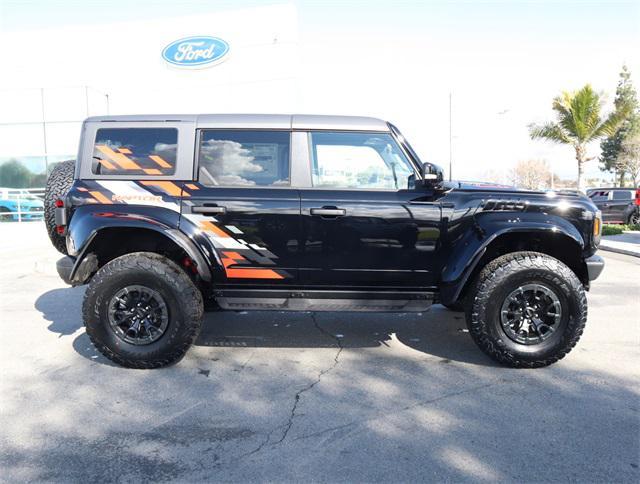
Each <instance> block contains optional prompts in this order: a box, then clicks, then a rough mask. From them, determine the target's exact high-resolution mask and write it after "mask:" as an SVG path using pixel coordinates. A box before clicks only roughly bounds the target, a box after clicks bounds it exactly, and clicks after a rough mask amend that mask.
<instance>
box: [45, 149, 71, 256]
mask: <svg viewBox="0 0 640 484" xmlns="http://www.w3.org/2000/svg"><path fill="white" fill-rule="evenodd" d="M75 165H76V162H75V160H67V161H62V162H60V163H58V164H57V165H56V166H55V167H54V168H53V170H51V173H50V174H49V178H47V186H46V188H45V190H44V223H45V225H46V227H47V233H48V234H49V239H51V243H52V244H53V246H54V247H55V248H56V250H57V251H58V252H61V253H62V254H64V255H67V245H66V243H65V238H64V236H62V235H60V234H59V233H58V232H56V220H55V208H56V207H55V203H56V200H58V199H59V198H64V196H65V195H66V194H67V192H68V191H69V189H70V188H71V185H73V172H74V170H75Z"/></svg>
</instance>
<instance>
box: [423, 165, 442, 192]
mask: <svg viewBox="0 0 640 484" xmlns="http://www.w3.org/2000/svg"><path fill="white" fill-rule="evenodd" d="M443 180H444V171H443V170H442V168H441V167H439V166H438V165H434V164H433V163H423V164H422V184H423V185H424V186H429V187H433V186H437V185H440V184H441V183H442V181H443Z"/></svg>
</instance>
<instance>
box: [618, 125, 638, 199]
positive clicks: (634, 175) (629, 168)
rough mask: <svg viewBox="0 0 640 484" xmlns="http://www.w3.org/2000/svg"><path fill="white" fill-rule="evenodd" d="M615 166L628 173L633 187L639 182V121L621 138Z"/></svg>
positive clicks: (636, 186)
mask: <svg viewBox="0 0 640 484" xmlns="http://www.w3.org/2000/svg"><path fill="white" fill-rule="evenodd" d="M615 166H616V167H617V169H618V170H619V172H622V173H628V174H629V176H630V177H631V181H632V182H633V186H634V188H638V184H639V183H640V123H636V124H634V125H632V126H631V129H630V130H629V132H628V133H627V135H626V136H625V138H624V139H623V140H622V143H621V145H620V151H619V153H618V158H617V160H616V163H615Z"/></svg>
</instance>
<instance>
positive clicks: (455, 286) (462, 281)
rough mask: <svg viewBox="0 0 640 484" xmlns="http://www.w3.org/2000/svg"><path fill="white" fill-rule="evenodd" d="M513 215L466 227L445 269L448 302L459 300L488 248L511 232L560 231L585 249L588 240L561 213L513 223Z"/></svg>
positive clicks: (443, 279)
mask: <svg viewBox="0 0 640 484" xmlns="http://www.w3.org/2000/svg"><path fill="white" fill-rule="evenodd" d="M511 219H512V217H511V218H503V217H499V218H497V217H487V218H485V219H484V220H483V218H482V217H480V220H478V221H477V223H476V225H475V226H472V227H470V228H469V229H467V231H466V233H465V234H464V236H463V237H461V238H460V239H459V240H458V242H457V243H456V246H455V248H454V249H453V250H452V252H451V253H450V255H449V257H448V261H447V264H446V265H445V266H444V268H443V269H442V274H441V291H440V299H441V300H442V302H443V303H445V304H451V303H453V302H455V301H457V300H458V297H459V296H460V293H461V292H462V290H463V289H464V287H465V285H466V284H467V282H468V280H469V277H470V276H471V274H473V272H474V270H475V269H476V267H477V265H478V263H479V262H480V260H481V259H482V257H483V256H484V254H485V252H486V250H487V248H488V247H489V245H491V243H492V242H494V241H495V240H497V239H498V238H499V237H501V236H504V235H506V234H512V233H523V234H527V233H529V234H531V233H538V234H557V235H558V236H561V237H568V238H569V239H571V240H573V241H574V242H575V243H576V245H577V246H578V247H579V248H580V249H581V250H583V249H584V248H585V242H584V239H583V237H582V235H581V234H580V232H579V231H578V229H577V228H576V227H575V226H574V225H573V224H572V223H571V222H569V221H568V220H566V219H563V218H561V217H555V216H554V217H548V216H547V217H545V218H544V219H541V220H533V221H527V222H526V223H522V222H517V223H513V221H512V220H511Z"/></svg>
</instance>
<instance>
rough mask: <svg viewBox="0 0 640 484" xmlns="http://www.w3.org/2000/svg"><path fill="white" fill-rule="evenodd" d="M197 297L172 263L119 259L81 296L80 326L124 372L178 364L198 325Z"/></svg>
mask: <svg viewBox="0 0 640 484" xmlns="http://www.w3.org/2000/svg"><path fill="white" fill-rule="evenodd" d="M202 313H203V303H202V294H201V293H200V290H199V289H198V288H197V287H196V286H195V284H194V283H193V281H192V280H191V279H190V278H189V276H188V275H187V274H186V273H185V272H184V271H183V270H182V269H181V268H180V267H179V266H178V265H177V264H175V263H174V262H173V261H171V260H169V259H167V258H166V257H162V256H160V255H158V254H153V253H149V252H137V253H132V254H127V255H123V256H122V257H118V258H117V259H114V260H112V261H111V262H109V263H108V264H106V265H105V266H104V267H102V268H101V269H100V270H99V271H98V272H97V273H96V275H95V276H94V277H93V278H92V280H91V283H90V284H89V287H88V288H87V292H86V294H85V297H84V302H83V306H82V314H83V317H84V324H85V328H86V331H87V334H88V335H89V338H90V339H91V342H92V343H93V344H94V346H95V347H96V349H97V350H98V351H100V352H101V353H102V354H103V355H104V356H106V357H107V358H109V359H110V360H112V361H114V362H115V363H117V364H119V365H122V366H125V367H128V368H159V367H161V366H166V365H169V364H171V363H174V362H176V361H178V360H180V359H181V358H182V357H183V356H184V354H185V353H186V352H187V350H188V349H189V347H190V346H191V344H192V343H193V342H194V341H195V339H196V337H197V336H198V333H199V332H200V326H201V323H202Z"/></svg>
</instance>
